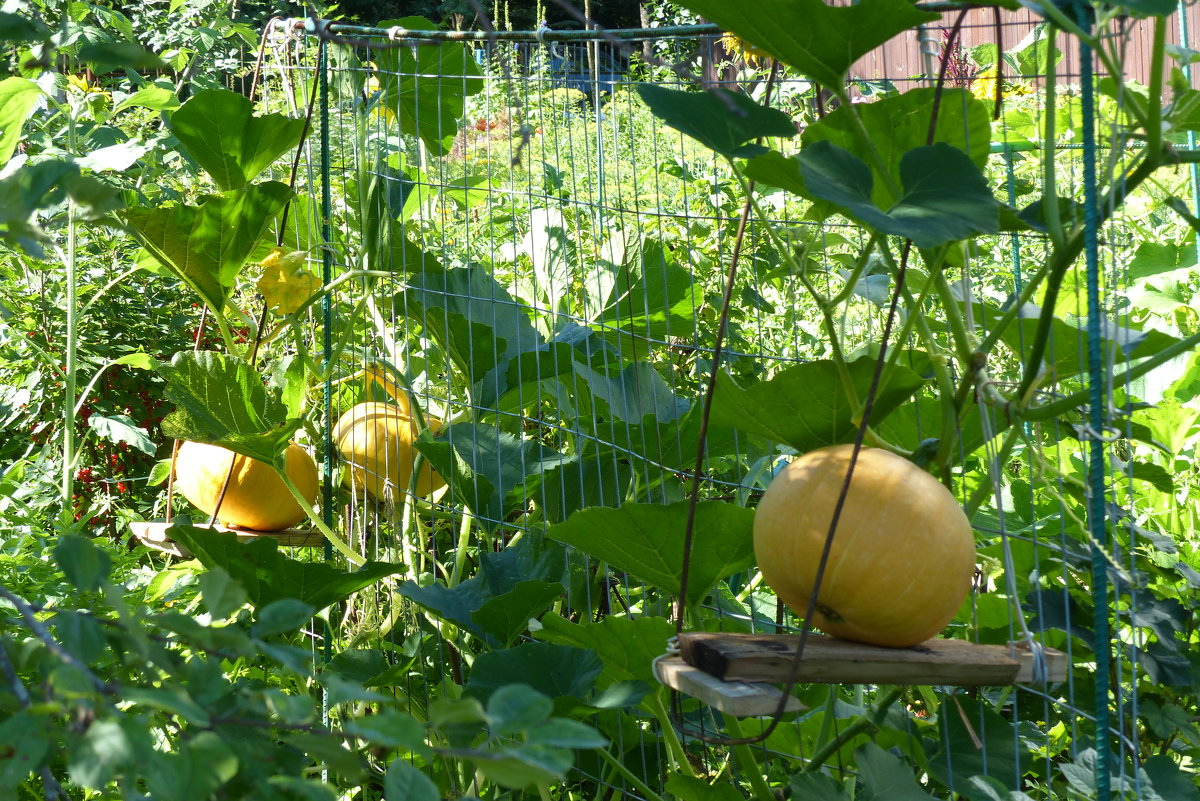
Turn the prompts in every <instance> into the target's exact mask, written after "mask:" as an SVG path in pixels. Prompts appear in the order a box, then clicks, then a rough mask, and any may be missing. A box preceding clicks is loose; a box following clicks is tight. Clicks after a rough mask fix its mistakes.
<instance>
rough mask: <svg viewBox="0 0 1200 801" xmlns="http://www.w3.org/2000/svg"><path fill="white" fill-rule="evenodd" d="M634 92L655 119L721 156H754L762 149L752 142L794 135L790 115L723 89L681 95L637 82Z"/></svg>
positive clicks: (655, 85) (682, 93)
mask: <svg viewBox="0 0 1200 801" xmlns="http://www.w3.org/2000/svg"><path fill="white" fill-rule="evenodd" d="M637 93H638V94H639V95H640V96H641V98H642V100H643V102H645V104H646V105H647V106H649V107H650V110H651V111H652V112H654V115H655V116H656V117H658V118H659V119H661V120H663V121H664V122H665V123H667V125H670V126H671V127H672V128H674V129H676V130H677V131H679V132H680V133H684V134H687V135H688V136H690V137H692V138H693V139H695V140H697V141H698V142H700V143H701V144H702V145H705V146H706V147H709V148H712V149H713V150H715V151H716V152H718V153H720V154H721V155H723V156H729V157H735V156H737V157H741V158H746V157H749V156H754V155H757V154H759V153H762V152H763V151H764V150H765V149H766V148H764V147H763V146H762V145H757V144H753V142H754V140H755V139H758V138H760V137H766V136H782V137H792V136H795V135H796V124H795V123H794V122H792V118H791V115H789V114H787V113H786V112H783V111H780V110H779V109H773V108H767V107H766V106H760V105H759V104H758V103H755V102H754V101H753V100H751V99H750V98H749V97H746V96H745V95H741V94H734V93H733V92H727V91H725V90H724V89H713V90H712V91H711V92H681V91H678V90H675V89H667V88H665V87H662V86H658V85H657V84H652V83H639V84H637Z"/></svg>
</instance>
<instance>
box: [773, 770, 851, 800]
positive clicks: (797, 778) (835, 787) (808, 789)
mask: <svg viewBox="0 0 1200 801" xmlns="http://www.w3.org/2000/svg"><path fill="white" fill-rule="evenodd" d="M788 786H789V787H790V788H791V791H792V797H793V798H803V799H805V800H806V801H853V800H852V799H851V798H850V794H849V793H848V792H846V788H845V787H844V786H842V785H841V784H840V783H839V782H838V780H837V779H835V778H833V777H832V776H828V775H826V774H824V773H797V774H794V775H793V776H792V779H791V781H790V782H788Z"/></svg>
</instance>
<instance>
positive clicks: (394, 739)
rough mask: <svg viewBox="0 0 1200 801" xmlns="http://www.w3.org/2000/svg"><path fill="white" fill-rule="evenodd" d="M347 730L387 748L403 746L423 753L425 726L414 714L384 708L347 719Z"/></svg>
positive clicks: (425, 747) (424, 748) (424, 749)
mask: <svg viewBox="0 0 1200 801" xmlns="http://www.w3.org/2000/svg"><path fill="white" fill-rule="evenodd" d="M345 729H346V732H347V733H349V734H355V735H358V736H359V737H362V738H364V739H365V740H367V741H368V742H370V743H371V744H372V745H382V746H384V747H386V748H403V749H405V750H406V751H412V752H414V753H422V752H425V751H427V750H428V749H427V746H426V745H425V727H424V726H423V725H421V723H420V722H418V721H417V719H416V718H414V717H413V716H412V715H409V714H407V713H405V712H397V711H396V710H394V709H384V710H381V711H380V712H378V713H377V714H374V715H360V716H356V717H354V718H351V719H350V720H348V721H346V724H345Z"/></svg>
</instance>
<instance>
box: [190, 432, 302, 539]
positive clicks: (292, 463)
mask: <svg viewBox="0 0 1200 801" xmlns="http://www.w3.org/2000/svg"><path fill="white" fill-rule="evenodd" d="M285 459H286V461H287V474H288V476H289V477H290V478H291V479H292V481H293V482H294V483H295V484H296V487H297V489H299V490H300V494H301V495H303V496H304V498H305V499H306V500H307V501H308V502H309V503H310V504H311V503H314V502H315V501H316V499H317V488H318V482H317V465H316V463H315V462H313V460H312V457H311V456H309V455H308V452H307V451H305V450H304V449H303V448H301V447H300V446H299V445H297V444H296V443H294V442H293V443H291V444H290V445H288V449H287V455H286V456H285ZM231 464H232V465H233V474H232V476H230V465H231ZM226 476H230V478H229V488H228V489H227V490H226V492H225V498H224V500H222V501H221V508H220V510H219V511H218V513H217V519H218V520H220V521H221V522H222V523H224V524H225V525H227V526H234V527H237V528H248V529H254V530H256V531H279V530H281V529H285V528H288V527H289V526H294V525H295V524H296V523H299V522H300V521H301V520H303V519H304V517H305V515H304V510H303V509H301V508H300V504H298V503H296V499H295V498H293V497H292V493H290V492H288V488H287V487H286V486H285V485H284V483H283V481H282V480H281V479H280V478H279V476H278V475H277V474H276V473H275V470H274V468H272V467H271V466H270V465H269V464H266V463H265V462H260V461H258V460H257V459H251V458H249V457H246V456H241V455H239V454H235V453H234V452H233V451H231V450H228V449H227V448H222V447H220V446H218V445H206V444H204V443H201V442H184V443H183V444H182V445H180V446H179V453H178V455H177V456H176V458H175V489H176V491H178V492H179V494H180V495H182V496H183V497H185V498H187V499H188V500H189V501H190V502H191V504H192V505H193V506H195V507H196V508H197V509H199V510H200V511H202V512H204V514H206V515H212V513H213V509H216V508H217V499H218V498H220V497H221V487H222V486H224V484H225V477H226Z"/></svg>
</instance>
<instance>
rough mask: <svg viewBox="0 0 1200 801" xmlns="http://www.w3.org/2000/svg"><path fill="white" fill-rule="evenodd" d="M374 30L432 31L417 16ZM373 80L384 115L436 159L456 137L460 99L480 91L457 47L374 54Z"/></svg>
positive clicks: (470, 63) (470, 62) (476, 75)
mask: <svg viewBox="0 0 1200 801" xmlns="http://www.w3.org/2000/svg"><path fill="white" fill-rule="evenodd" d="M379 26H380V27H384V28H387V27H393V26H399V27H401V28H407V29H409V30H433V29H434V28H435V26H434V25H433V23H431V22H430V21H429V20H426V19H422V18H421V17H405V18H404V19H393V20H385V21H383V22H380V23H379ZM374 55H375V64H376V67H377V71H376V73H375V75H376V78H377V79H378V81H379V91H380V102H381V105H382V108H383V109H385V113H388V114H391V115H394V116H395V117H396V121H397V124H398V125H399V128H400V131H401V132H402V133H404V134H407V135H408V136H419V137H420V138H421V141H423V142H424V143H425V146H426V147H428V148H429V150H430V151H431V152H432V153H433V154H434V155H438V156H443V155H445V154H446V153H448V152H449V151H450V142H451V140H453V138H454V135H455V134H456V133H458V120H459V118H461V117H462V115H463V109H464V107H465V102H464V98H466V97H468V96H470V95H473V94H476V93H478V92H479V91H480V90H482V89H483V74H482V73H481V72H480V70H479V65H478V64H476V63H475V59H474V58H473V57H472V55H471V51H470V50H468V49H467V47H466V46H465V45H462V44H459V43H458V42H442V43H441V44H437V45H432V44H422V45H421V46H419V47H397V48H381V49H379V50H376V51H375V54H374Z"/></svg>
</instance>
